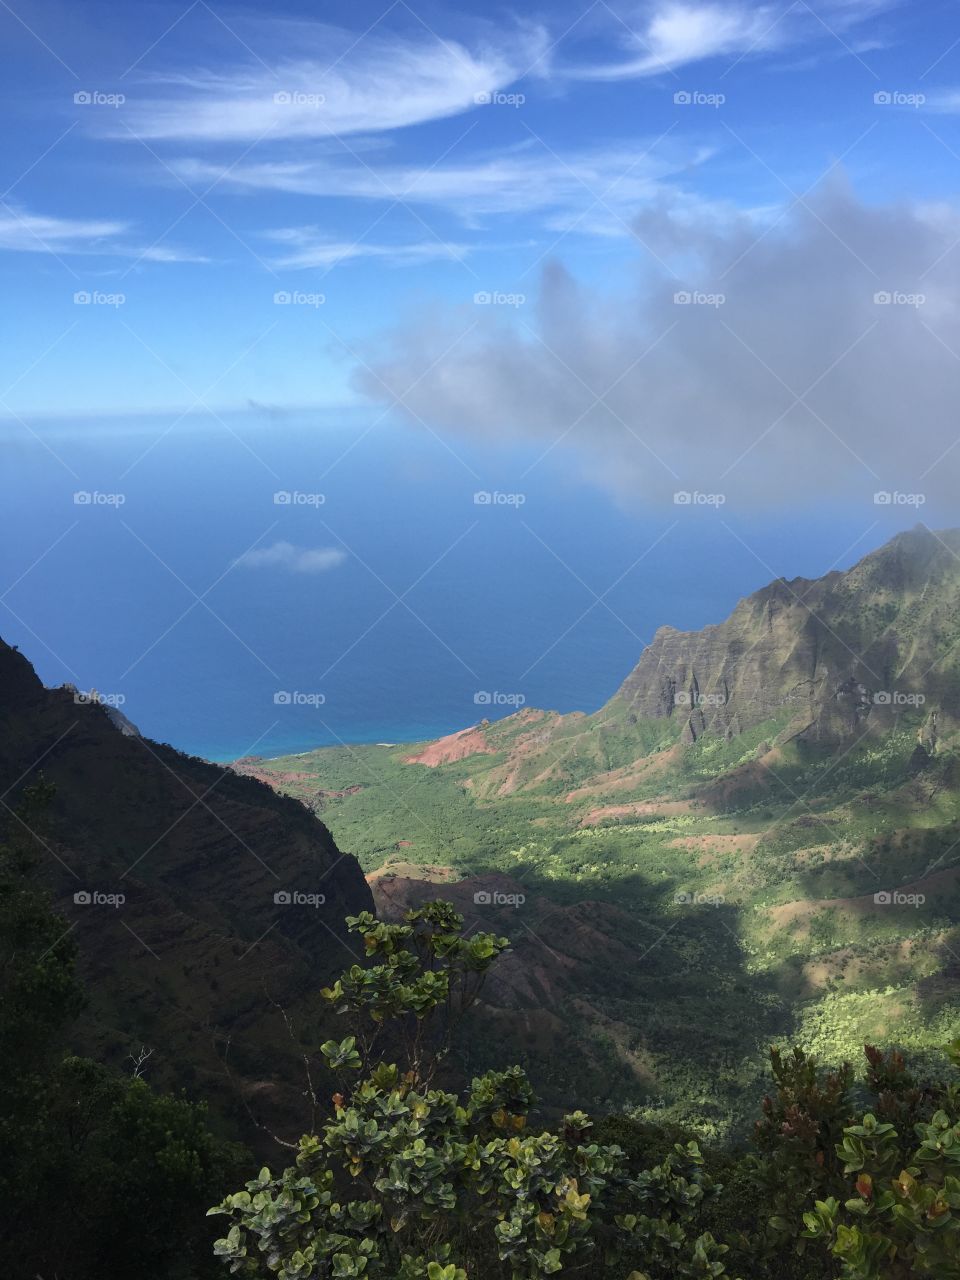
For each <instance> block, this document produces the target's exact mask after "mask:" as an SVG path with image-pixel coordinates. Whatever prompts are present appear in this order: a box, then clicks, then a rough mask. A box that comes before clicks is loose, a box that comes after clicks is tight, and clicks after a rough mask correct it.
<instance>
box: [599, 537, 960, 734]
mask: <svg viewBox="0 0 960 1280" xmlns="http://www.w3.org/2000/svg"><path fill="white" fill-rule="evenodd" d="M958 553H960V532H958V531H951V532H947V533H940V534H934V533H932V532H930V531H929V530H927V529H925V528H922V527H918V528H917V529H914V530H912V531H910V532H908V533H903V534H900V535H898V536H897V537H896V538H894V539H893V540H892V541H891V542H889V543H888V544H887V545H886V546H884V547H882V548H881V549H880V550H879V551H876V552H874V553H872V554H871V555H869V556H867V557H866V558H865V559H863V560H861V561H860V562H859V563H858V564H857V565H855V566H854V567H853V568H852V569H850V570H848V571H847V572H845V573H840V572H836V571H834V572H831V573H828V574H826V575H825V576H824V577H823V578H818V579H813V580H811V579H806V578H795V579H793V580H791V581H787V580H785V579H777V580H776V581H775V582H772V583H771V584H770V585H769V586H767V587H764V588H763V589H762V590H761V591H757V592H756V593H755V594H754V595H752V596H749V597H748V598H747V599H745V600H742V601H741V602H740V603H739V604H738V605H737V607H736V609H734V611H733V613H732V614H731V615H730V617H729V618H728V619H727V620H726V622H723V623H720V624H719V625H716V626H708V627H704V629H703V630H702V631H696V632H681V631H677V630H675V629H674V628H672V627H662V628H661V629H660V630H659V631H658V632H657V633H656V635H655V637H654V639H653V641H652V643H651V644H650V646H649V647H648V648H647V649H646V650H645V651H644V653H643V655H642V656H641V658H640V661H639V662H638V664H637V666H636V667H635V668H634V670H633V671H632V672H631V673H630V675H629V676H628V677H627V679H626V680H625V681H624V683H623V685H622V686H621V688H620V690H619V691H618V693H617V694H616V696H615V698H614V699H613V701H612V703H611V704H609V706H608V707H607V708H604V710H603V711H601V712H600V713H599V718H601V719H602V718H603V717H604V716H605V714H607V715H609V714H610V713H611V712H615V713H621V712H622V711H623V710H624V709H626V710H627V711H628V713H629V715H630V716H632V717H636V718H637V719H659V718H663V717H670V718H672V719H674V720H675V721H676V722H677V725H678V732H679V736H680V740H681V741H683V742H687V743H690V742H694V741H696V740H697V738H699V737H700V736H702V735H703V734H704V733H712V734H722V735H724V736H727V737H731V736H734V735H736V734H739V733H741V732H743V731H744V730H745V729H749V728H751V727H753V726H755V725H758V724H761V723H763V722H765V721H767V720H771V719H775V718H780V719H782V720H784V721H785V722H786V723H785V728H784V735H783V736H785V737H790V736H800V737H803V738H807V739H813V740H817V741H822V742H827V743H833V742H839V741H844V740H847V739H849V738H850V737H851V736H852V735H855V734H857V733H860V732H863V731H864V730H865V729H866V728H878V729H885V728H889V727H890V726H891V724H892V723H893V722H894V721H895V719H896V717H897V716H898V715H901V714H903V713H904V712H905V711H909V710H913V711H915V710H916V709H917V708H918V707H925V708H926V709H928V710H932V709H933V708H936V710H937V711H938V712H939V713H940V715H941V717H943V716H944V715H946V716H948V717H950V718H952V719H954V720H955V719H956V718H957V712H958V710H960V708H958V705H957V698H958V683H957V680H956V669H955V660H954V656H953V655H952V652H951V651H952V648H953V646H954V644H955V643H956V640H957V636H956V619H957V615H958V606H960V554H958Z"/></svg>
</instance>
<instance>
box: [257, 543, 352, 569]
mask: <svg viewBox="0 0 960 1280" xmlns="http://www.w3.org/2000/svg"><path fill="white" fill-rule="evenodd" d="M346 558H347V556H346V552H345V551H341V550H340V549H339V548H338V547H295V546H294V545H293V543H292V542H275V543H273V545H272V546H269V547H258V548H256V549H254V550H253V551H246V552H244V554H243V555H242V556H240V557H238V559H236V560H234V562H233V563H234V566H235V567H236V568H239V569H285V570H287V572H288V573H324V572H326V570H327V569H336V567H337V566H338V565H341V564H343V562H344V560H346Z"/></svg>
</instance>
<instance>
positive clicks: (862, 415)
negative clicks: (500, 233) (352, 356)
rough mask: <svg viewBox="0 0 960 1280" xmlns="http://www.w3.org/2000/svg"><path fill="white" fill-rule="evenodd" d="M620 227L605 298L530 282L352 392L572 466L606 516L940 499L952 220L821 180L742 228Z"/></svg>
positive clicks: (951, 315) (554, 277)
mask: <svg viewBox="0 0 960 1280" xmlns="http://www.w3.org/2000/svg"><path fill="white" fill-rule="evenodd" d="M634 229H635V232H636V235H637V237H638V247H639V248H640V249H641V250H642V251H643V256H642V257H641V258H639V259H638V262H637V269H636V276H635V280H634V283H633V284H632V285H630V286H628V287H626V288H625V289H624V290H623V291H622V292H621V293H620V294H619V295H618V296H615V297H613V296H606V295H603V294H601V293H599V292H597V291H596V290H595V289H593V288H591V287H585V286H581V285H580V284H578V282H577V281H576V280H574V279H573V278H572V277H571V275H570V274H569V273H568V272H567V271H566V269H565V268H564V267H563V266H562V265H560V264H557V263H553V264H550V265H548V266H547V268H546V269H545V270H544V272H543V276H542V279H541V283H540V288H539V297H538V300H537V302H536V303H535V304H533V303H530V304H528V305H527V306H525V307H519V308H510V307H506V306H504V307H499V308H498V307H497V306H495V305H488V306H485V307H482V308H480V307H476V306H470V307H464V308H461V309H459V310H452V309H449V308H448V309H444V308H440V307H438V308H437V309H436V310H435V311H434V312H433V313H432V314H430V315H429V316H427V317H426V318H421V319H420V320H419V321H418V322H416V323H410V324H408V325H405V326H404V327H403V328H402V329H399V330H398V331H397V332H395V333H391V334H388V335H386V336H385V337H384V339H383V340H382V342H381V343H380V344H379V345H378V346H377V347H376V348H375V349H374V350H373V351H372V352H371V353H370V355H369V358H368V359H367V364H366V367H364V368H362V369H361V370H360V371H358V373H357V375H356V381H357V385H358V386H359V388H360V389H361V390H362V391H364V392H365V393H366V394H367V395H369V396H371V397H373V398H374V399H376V400H379V401H383V402H387V403H390V402H395V403H396V404H397V406H398V408H399V409H400V410H401V411H402V410H404V409H406V410H408V411H409V413H410V414H411V416H414V415H415V416H416V417H418V418H420V419H422V420H423V421H424V422H426V423H428V424H429V425H430V426H432V427H434V428H437V429H440V430H443V431H445V432H447V433H449V434H451V435H454V436H455V435H457V434H460V435H463V436H465V437H481V438H485V439H516V438H521V439H522V438H527V439H530V440H532V441H534V442H539V443H541V444H542V447H543V450H544V451H547V450H549V451H550V453H551V455H552V457H554V458H555V457H557V456H562V455H563V452H564V451H575V452H576V455H577V456H576V462H575V465H576V467H577V468H578V470H579V471H581V472H585V473H586V474H588V475H589V476H591V477H592V478H593V479H595V480H598V481H600V482H602V483H604V484H605V485H607V486H608V487H610V488H611V489H614V490H615V491H617V492H618V493H620V494H622V495H623V496H625V497H630V496H640V497H643V498H646V499H649V498H665V499H667V500H670V498H671V497H672V494H673V493H674V492H675V491H677V490H681V489H685V490H692V489H699V490H701V491H707V492H720V493H724V494H726V495H727V496H728V500H729V501H734V500H736V501H739V502H741V503H751V504H754V505H757V504H763V503H767V502H781V501H783V500H785V499H791V498H794V497H796V498H806V499H809V498H810V497H811V496H819V495H827V494H829V493H836V494H850V495H857V496H866V497H867V499H868V500H870V499H872V495H873V493H874V492H876V491H883V490H897V491H908V492H919V493H924V494H930V495H932V496H935V495H937V494H944V493H952V492H953V491H954V490H955V485H956V481H957V478H958V464H960V443H958V436H960V422H958V419H957V405H958V404H960V310H958V306H960V247H958V246H960V211H958V210H957V209H956V208H953V207H951V206H947V205H942V206H924V207H920V206H916V205H908V204H899V205H870V204H867V203H865V202H863V201H862V200H860V199H858V198H857V196H856V195H855V194H854V193H853V192H851V191H850V190H849V189H848V187H847V186H846V184H845V183H844V182H843V181H840V180H838V181H836V182H834V183H832V184H830V185H829V186H825V187H824V188H822V189H821V190H820V191H818V192H817V193H816V195H815V196H811V197H808V199H807V200H806V202H805V203H795V204H794V205H793V206H791V207H790V208H789V209H784V210H781V211H779V212H776V211H775V212H773V213H770V212H767V213H764V214H762V215H757V214H754V215H748V214H745V213H737V212H736V211H728V212H727V213H726V214H724V213H723V212H722V211H718V209H717V208H716V207H711V208H709V209H705V210H703V211H702V212H701V213H700V214H697V213H696V212H695V210H694V209H693V207H692V206H691V205H690V203H689V202H687V203H685V204H683V205H677V204H675V203H673V202H671V201H670V198H669V197H668V196H665V197H664V198H663V201H662V202H660V203H654V204H652V205H650V206H648V208H647V209H646V211H645V212H644V213H643V214H641V215H640V216H639V217H638V218H637V219H636V220H635V223H634ZM672 273H675V274H672ZM683 294H686V295H689V296H690V297H691V300H690V301H687V302H684V301H679V302H678V301H675V297H676V296H677V295H683ZM710 295H721V296H722V299H723V300H722V302H721V301H719V300H718V298H717V297H716V296H714V297H713V298H712V299H711V297H710ZM885 298H887V299H889V300H885ZM458 335H463V336H461V337H460V340H459V341H456V342H454V340H455V339H456V338H458ZM452 344H453V345H452ZM557 451H560V452H559V454H558V452H557Z"/></svg>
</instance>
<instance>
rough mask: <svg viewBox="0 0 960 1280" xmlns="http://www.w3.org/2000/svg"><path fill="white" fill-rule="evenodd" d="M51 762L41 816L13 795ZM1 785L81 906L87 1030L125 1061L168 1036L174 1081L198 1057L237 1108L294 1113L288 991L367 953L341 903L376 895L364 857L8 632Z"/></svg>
mask: <svg viewBox="0 0 960 1280" xmlns="http://www.w3.org/2000/svg"><path fill="white" fill-rule="evenodd" d="M41 776H42V778H43V779H44V780H45V781H46V782H47V783H52V784H53V786H54V788H55V792H54V795H53V798H52V800H51V801H50V803H49V805H48V806H47V808H46V811H45V812H44V813H43V814H42V816H41V818H40V819H39V820H38V821H36V822H34V821H31V823H30V825H29V829H28V828H27V827H25V826H24V825H23V823H22V822H21V821H19V820H18V819H17V818H16V817H14V816H13V814H12V812H11V810H16V809H17V807H18V802H19V798H20V797H21V795H22V793H23V790H24V788H25V787H28V786H30V785H31V784H33V783H36V782H37V780H38V779H39V778H40V777H41ZM0 795H2V796H3V797H4V799H3V807H2V808H0V832H2V830H3V829H4V828H5V829H6V830H7V831H8V832H10V833H14V832H15V833H16V835H17V837H18V839H19V841H20V843H21V844H22V845H23V846H24V847H26V848H28V849H29V850H31V851H32V853H33V856H34V858H35V861H36V866H37V872H38V874H41V875H43V876H45V877H47V878H48V879H49V883H50V885H51V887H52V889H53V891H54V894H55V896H56V899H57V905H58V907H60V909H62V910H63V911H64V913H65V914H66V915H67V917H68V919H69V920H70V921H71V924H72V927H73V930H74V936H75V937H76V940H77V943H78V945H79V948H80V955H81V961H82V971H83V974H84V976H85V977H86V979H87V984H88V989H89V991H90V996H91V1010H90V1013H89V1016H88V1017H87V1018H86V1021H85V1023H84V1025H83V1028H82V1031H83V1036H84V1037H85V1039H86V1042H87V1045H88V1047H94V1046H95V1047H96V1048H97V1049H98V1050H99V1051H101V1052H102V1053H104V1054H105V1056H107V1057H110V1056H111V1055H115V1056H116V1057H117V1058H118V1060H120V1061H122V1059H123V1057H124V1056H125V1054H126V1053H127V1052H129V1051H130V1048H131V1047H137V1046H139V1044H141V1043H142V1044H145V1045H147V1046H150V1047H153V1048H154V1049H155V1054H154V1057H153V1059H152V1060H151V1069H152V1070H155V1072H156V1073H157V1074H159V1075H160V1076H161V1077H162V1078H165V1079H168V1080H169V1081H170V1082H176V1081H177V1080H178V1079H179V1078H180V1067H181V1065H182V1063H183V1062H185V1061H190V1062H191V1063H192V1064H193V1068H194V1069H196V1068H197V1064H199V1071H200V1074H201V1075H205V1076H207V1077H208V1078H207V1079H206V1080H205V1086H206V1087H207V1088H212V1089H213V1091H214V1092H217V1090H218V1089H219V1091H220V1093H221V1095H222V1097H223V1099H224V1102H225V1105H227V1106H228V1107H229V1108H230V1109H232V1110H235V1111H237V1113H238V1115H245V1114H246V1107H247V1106H248V1105H250V1103H251V1100H253V1101H254V1102H255V1108H254V1109H255V1110H256V1112H257V1114H258V1115H261V1116H263V1117H264V1119H265V1120H266V1121H268V1122H269V1123H271V1124H281V1125H282V1124H283V1123H284V1121H285V1119H286V1118H287V1117H288V1116H292V1114H293V1106H294V1101H295V1098H296V1097H297V1095H298V1093H299V1092H300V1088H302V1086H300V1087H299V1088H298V1087H297V1086H298V1085H299V1080H298V1077H297V1074H296V1072H295V1071H293V1070H290V1069H289V1062H285V1058H287V1057H290V1055H293V1058H295V1057H296V1054H295V1050H294V1046H293V1045H292V1043H291V1042H290V1041H289V1037H288V1036H287V1034H286V1031H285V1028H284V1025H283V1020H282V1016H281V1015H280V1014H279V1011H278V1008H277V1006H279V1007H281V1008H283V1009H285V1010H287V1011H288V1012H291V1013H293V1014H294V1015H296V1014H297V1013H298V1012H303V1011H305V1010H306V1007H307V1004H309V1002H310V1001H311V1000H312V998H313V993H314V992H315V991H316V990H317V989H319V987H321V986H323V985H324V984H325V983H327V982H328V981H329V980H330V978H331V977H332V976H333V975H335V974H337V973H339V972H340V971H341V970H342V969H343V968H344V967H345V966H346V965H347V964H349V963H350V962H351V961H352V956H351V954H350V952H349V950H348V949H347V946H346V945H345V943H344V938H345V933H344V926H343V918H344V916H345V915H348V914H356V912H358V911H362V910H368V909H370V908H371V906H372V898H371V895H370V891H369V889H368V887H367V884H366V882H365V880H364V878H363V875H362V873H361V871H360V868H359V865H358V864H357V862H356V860H355V859H354V858H353V857H352V856H350V855H347V854H342V853H340V851H339V850H338V849H337V847H336V845H335V843H334V841H333V838H332V837H331V835H330V833H329V831H328V830H327V829H326V827H324V826H323V824H322V823H320V822H319V821H318V820H317V819H316V818H315V817H314V815H313V814H312V813H310V812H309V811H308V810H307V809H306V808H305V807H304V806H303V805H302V804H300V803H299V801H296V800H293V799H290V798H289V797H286V796H281V795H278V794H277V793H276V792H275V791H273V790H272V789H271V788H269V787H267V786H266V785H265V784H263V783H262V782H259V781H257V780H256V779H253V778H246V777H241V776H239V775H238V774H236V773H234V772H233V771H232V770H230V769H224V768H220V767H217V766H214V765H211V764H209V763H207V762H205V761H202V760H199V759H196V758H194V757H189V756H184V755H182V754H181V753H180V752H178V751H175V750H173V748H171V747H169V746H164V745H161V744H158V743H155V742H152V741H150V740H149V739H145V738H141V737H140V736H139V735H136V734H130V733H128V732H125V731H124V730H123V728H122V726H118V725H117V723H116V721H115V719H114V718H113V717H112V716H111V714H110V709H109V708H107V707H105V706H103V705H101V704H98V703H96V702H91V701H88V700H86V699H84V698H83V697H82V695H77V694H76V692H75V691H74V690H72V689H70V688H61V689H46V688H44V687H43V685H42V684H41V682H40V681H39V679H38V678H37V676H36V675H35V673H34V672H33V670H32V668H31V666H30V664H29V663H28V662H27V660H26V659H25V658H24V657H23V656H22V655H21V654H19V653H18V652H16V651H15V650H13V649H11V648H10V647H9V646H7V645H5V644H3V643H2V642H0ZM8 806H9V807H8ZM277 895H280V896H279V898H278V897H277ZM286 897H289V899H290V900H289V901H287V900H286ZM298 898H299V899H300V900H298ZM118 899H122V901H118ZM321 899H322V901H321ZM304 1016H306V1015H305V1013H304ZM228 1040H229V1041H230V1045H231V1049H230V1054H229V1055H228V1066H231V1064H232V1066H231V1075H232V1077H233V1080H232V1083H228V1082H227V1075H226V1072H225V1070H224V1068H223V1066H222V1058H223V1055H224V1051H225V1048H226V1045H227V1042H228ZM191 1074H193V1073H192V1072H191Z"/></svg>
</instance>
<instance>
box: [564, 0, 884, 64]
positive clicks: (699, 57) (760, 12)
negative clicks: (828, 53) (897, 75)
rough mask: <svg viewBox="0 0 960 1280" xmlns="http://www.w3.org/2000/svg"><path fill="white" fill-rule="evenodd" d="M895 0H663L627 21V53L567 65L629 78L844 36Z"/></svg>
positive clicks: (624, 32) (624, 36)
mask: <svg viewBox="0 0 960 1280" xmlns="http://www.w3.org/2000/svg"><path fill="white" fill-rule="evenodd" d="M895 3H896V0H826V2H825V3H820V4H818V7H817V11H816V12H814V9H813V8H812V7H811V6H809V5H807V4H804V3H797V2H796V0H794V2H792V3H791V2H790V0H787V2H786V3H779V4H759V5H754V4H745V3H725V2H724V0H705V2H701V0H694V2H693V3H690V2H687V0H666V3H663V2H662V0H661V2H659V3H655V4H650V5H647V6H645V7H644V8H643V9H641V10H640V12H639V13H638V14H637V16H636V17H635V19H634V20H633V21H627V22H624V21H623V19H621V20H620V24H621V33H622V34H621V45H622V48H623V51H624V54H625V56H623V57H621V58H618V59H616V60H613V61H609V62H596V63H592V64H587V65H581V66H576V65H574V66H569V67H567V68H566V70H565V74H566V75H568V76H570V77H571V78H573V79H583V80H631V79H638V78H642V77H644V76H653V75H659V74H661V73H662V72H664V71H675V70H676V69H678V68H679V67H683V66H687V65H690V64H692V63H695V62H703V61H705V60H706V59H708V58H717V57H725V58H742V57H746V56H748V55H754V54H763V53H770V52H775V51H779V50H782V49H785V48H787V47H789V46H792V45H795V44H799V43H804V42H806V41H808V40H811V39H813V38H819V39H821V40H823V39H829V38H830V37H831V36H833V37H835V38H839V37H841V36H842V34H843V33H845V32H846V31H848V30H849V29H850V28H851V27H853V26H855V25H856V24H857V23H860V22H863V21H865V20H867V19H868V18H870V17H872V16H874V15H875V14H877V13H879V12H880V11H882V10H884V9H888V8H891V7H892V6H893V5H894V4H895Z"/></svg>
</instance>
